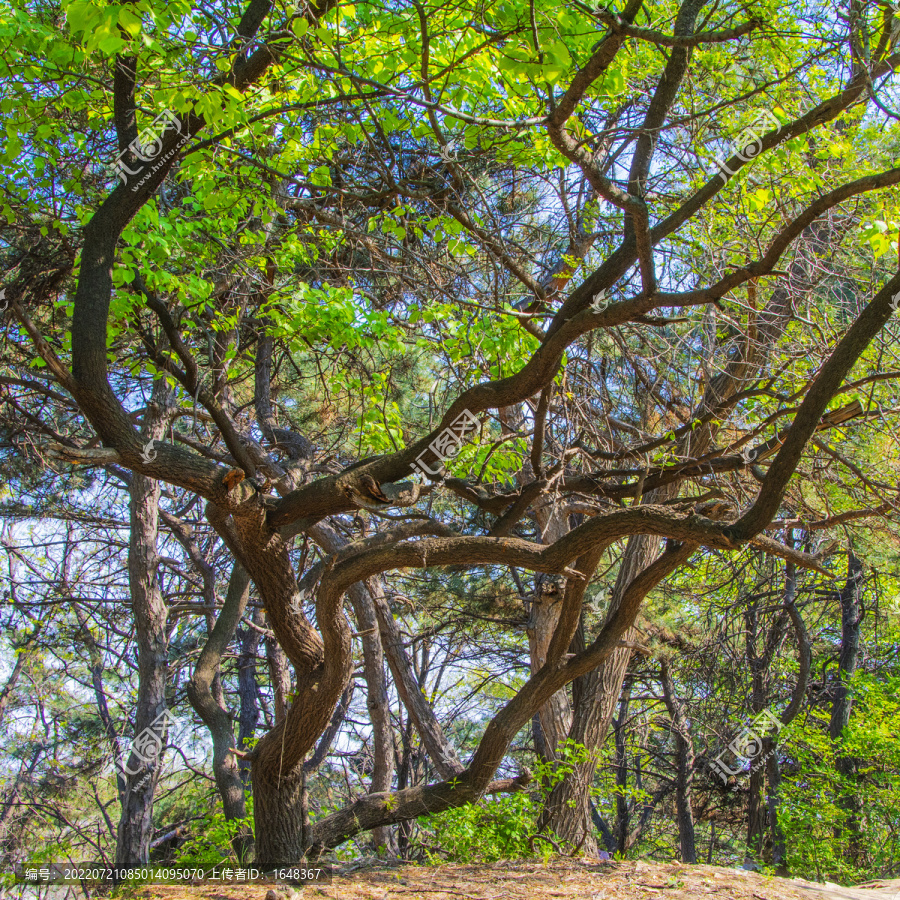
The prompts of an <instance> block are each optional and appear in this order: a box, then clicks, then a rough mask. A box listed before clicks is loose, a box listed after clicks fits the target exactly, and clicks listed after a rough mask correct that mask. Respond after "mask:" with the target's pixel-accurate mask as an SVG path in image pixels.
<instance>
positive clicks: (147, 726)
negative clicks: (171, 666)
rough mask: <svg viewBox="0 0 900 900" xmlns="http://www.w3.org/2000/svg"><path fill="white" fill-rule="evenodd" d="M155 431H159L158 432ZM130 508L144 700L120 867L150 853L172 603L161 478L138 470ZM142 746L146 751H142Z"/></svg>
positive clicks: (131, 574) (129, 773)
mask: <svg viewBox="0 0 900 900" xmlns="http://www.w3.org/2000/svg"><path fill="white" fill-rule="evenodd" d="M163 430H164V426H163V428H159V429H158V434H157V437H159V436H161V434H162V433H163ZM145 434H146V432H145ZM149 436H150V437H153V436H154V433H151V434H150V435H149ZM130 513H131V515H130V519H131V523H130V524H131V533H130V538H129V542H128V581H129V585H130V587H131V604H132V608H133V610H134V622H135V632H136V635H137V644H138V704H137V714H136V716H135V725H134V733H135V739H134V741H133V743H132V747H131V750H130V752H129V757H128V762H127V766H126V769H125V771H124V773H123V774H124V778H125V791H124V796H123V798H122V815H121V818H120V819H119V827H118V833H117V839H116V866H117V867H128V866H140V865H146V864H147V863H148V862H149V859H150V840H151V838H152V837H153V794H154V792H155V790H156V784H157V782H158V780H159V774H160V766H161V763H162V756H163V750H164V747H165V728H164V726H163V727H161V726H160V721H162V722H163V723H164V722H165V721H166V720H165V715H167V713H168V711H167V709H166V697H165V690H166V676H167V673H168V636H167V632H166V605H165V602H164V601H163V598H162V594H161V593H160V589H159V583H158V581H157V576H156V568H157V555H156V539H157V534H158V527H159V483H158V482H156V481H154V480H153V479H150V478H145V477H144V476H143V475H139V474H137V473H136V472H135V473H134V474H133V475H132V480H131V503H130ZM160 717H163V719H162V720H160ZM143 740H146V741H147V743H146V744H145V743H143ZM142 748H144V749H142ZM136 751H141V753H140V755H139V754H138V752H136Z"/></svg>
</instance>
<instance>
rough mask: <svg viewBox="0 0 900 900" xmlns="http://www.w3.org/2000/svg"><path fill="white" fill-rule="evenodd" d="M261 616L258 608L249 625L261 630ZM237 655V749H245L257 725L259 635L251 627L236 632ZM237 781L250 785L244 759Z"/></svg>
mask: <svg viewBox="0 0 900 900" xmlns="http://www.w3.org/2000/svg"><path fill="white" fill-rule="evenodd" d="M263 620H264V617H263V611H262V610H261V609H259V608H257V609H254V610H253V618H252V622H253V624H254V625H258V626H259V627H260V628H262V623H263ZM238 637H239V640H240V646H241V649H240V654H239V655H238V696H239V697H240V701H241V710H240V715H239V718H238V744H237V746H238V749H239V750H246V749H247V745H248V742H249V741H250V740H251V739H252V738H253V737H254V736H255V735H256V726H257V725H258V724H259V698H258V696H257V695H258V693H259V682H258V681H257V677H256V656H257V653H258V652H259V642H260V640H261V639H262V633H261V632H260V631H257V630H256V629H255V628H250V627H249V626H247V627H246V628H241V629H239V630H238ZM238 768H239V769H240V773H241V781H242V782H243V784H244V785H245V786H246V785H248V784H249V783H250V763H249V762H248V761H247V760H245V759H240V760H238Z"/></svg>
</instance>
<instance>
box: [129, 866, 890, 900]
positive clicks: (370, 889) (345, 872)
mask: <svg viewBox="0 0 900 900" xmlns="http://www.w3.org/2000/svg"><path fill="white" fill-rule="evenodd" d="M132 896H136V897H138V898H141V900H319V898H323V900H324V898H329V900H456V898H458V897H459V898H467V900H550V898H554V900H660V898H661V897H665V898H666V900H700V898H701V897H704V896H708V897H709V900H900V879H895V880H892V881H880V882H872V883H871V884H868V885H857V886H856V887H839V886H838V885H829V884H827V883H826V884H815V883H813V882H809V881H802V880H800V879H788V878H772V877H766V876H763V875H758V874H756V873H754V872H746V871H743V870H741V869H724V868H719V867H717V866H702V865H697V866H686V865H681V864H680V863H668V864H667V863H644V862H640V861H638V862H597V863H588V862H583V861H577V860H569V859H565V860H563V859H558V858H557V859H551V860H550V861H549V862H548V863H546V864H544V863H539V862H498V863H493V864H488V865H468V866H467V865H442V866H407V865H404V866H386V865H384V864H373V865H366V866H361V867H350V866H346V867H343V868H341V869H336V871H335V876H334V879H333V881H332V882H331V884H308V885H305V886H304V887H292V886H287V885H277V886H274V887H269V886H266V885H259V884H257V885H203V886H196V887H177V886H175V885H172V886H167V885H156V886H154V887H152V888H151V887H146V888H144V889H142V890H139V891H137V892H135V894H132Z"/></svg>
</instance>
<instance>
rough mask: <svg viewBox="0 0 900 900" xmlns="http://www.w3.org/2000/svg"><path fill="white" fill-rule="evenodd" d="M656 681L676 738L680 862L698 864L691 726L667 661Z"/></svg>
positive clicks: (676, 790)
mask: <svg viewBox="0 0 900 900" xmlns="http://www.w3.org/2000/svg"><path fill="white" fill-rule="evenodd" d="M659 680H660V683H661V684H662V688H663V699H664V701H665V704H666V709H667V710H668V711H669V717H670V718H671V719H672V733H673V734H674V735H675V765H676V770H677V774H676V776H675V812H676V815H677V817H678V844H679V848H680V850H681V861H682V862H686V863H695V862H697V846H696V841H695V837H694V810H693V808H692V806H691V783H692V781H693V778H694V743H693V741H692V740H691V732H690V723H689V722H688V720H687V716H686V715H685V714H684V707H683V706H682V704H681V701H680V700H679V699H678V696H677V694H676V692H675V682H674V679H673V678H672V673H671V671H670V669H669V663H668V660H666V659H663V660H662V661H661V663H660V673H659Z"/></svg>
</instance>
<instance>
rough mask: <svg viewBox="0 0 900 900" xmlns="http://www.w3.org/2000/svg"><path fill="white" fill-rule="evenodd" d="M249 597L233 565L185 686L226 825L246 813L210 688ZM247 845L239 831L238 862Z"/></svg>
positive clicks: (246, 835)
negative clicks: (205, 733)
mask: <svg viewBox="0 0 900 900" xmlns="http://www.w3.org/2000/svg"><path fill="white" fill-rule="evenodd" d="M249 596H250V576H249V575H248V574H247V572H246V571H245V570H244V568H243V567H242V566H241V565H240V563H235V564H234V566H233V568H232V570H231V578H230V579H229V582H228V591H227V593H226V595H225V602H224V604H223V606H222V609H221V611H220V612H219V616H218V618H217V619H216V623H215V625H214V627H213V629H212V631H211V632H210V634H209V636H208V638H207V640H206V644H205V645H204V646H203V649H202V650H201V652H200V656H199V657H198V659H197V664H196V665H195V666H194V672H193V674H192V675H191V679H190V681H189V682H188V684H187V696H188V700H189V701H190V704H191V706H192V707H193V708H194V711H195V712H196V713H197V715H198V716H200V718H201V719H202V721H203V723H204V725H206V727H207V728H208V729H209V732H210V735H211V737H212V741H213V777H214V778H215V780H216V788H217V789H218V791H219V796H220V797H221V798H222V809H223V812H224V814H225V819H226V820H227V821H233V820H235V819H243V818H244V817H245V816H246V815H247V810H246V806H245V803H244V785H243V782H242V780H241V773H240V770H239V768H238V765H237V760H236V758H235V756H234V754H233V753H232V752H231V750H232V748H233V747H234V728H233V726H232V722H231V715H230V713H229V712H228V710H227V709H226V708H225V706H224V704H223V703H222V701H221V699H220V697H219V696H217V695H216V692H215V691H214V689H213V688H214V685H215V683H216V678H217V676H218V675H219V671H220V666H221V663H222V657H223V655H224V653H225V650H226V649H227V647H228V645H229V644H230V643H231V639H232V638H233V637H234V633H235V630H236V628H237V624H238V622H240V620H241V617H242V616H243V614H244V610H245V609H246V607H247V600H248V598H249ZM251 845H252V836H251V834H250V832H249V830H246V829H245V830H242V832H241V833H240V834H238V835H236V836H235V838H234V841H233V847H234V850H235V852H236V853H237V855H238V859H239V860H240V861H245V860H246V859H247V858H248V854H249V852H250V849H251Z"/></svg>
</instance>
